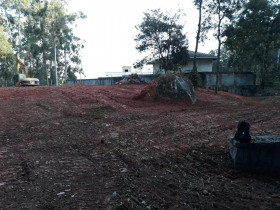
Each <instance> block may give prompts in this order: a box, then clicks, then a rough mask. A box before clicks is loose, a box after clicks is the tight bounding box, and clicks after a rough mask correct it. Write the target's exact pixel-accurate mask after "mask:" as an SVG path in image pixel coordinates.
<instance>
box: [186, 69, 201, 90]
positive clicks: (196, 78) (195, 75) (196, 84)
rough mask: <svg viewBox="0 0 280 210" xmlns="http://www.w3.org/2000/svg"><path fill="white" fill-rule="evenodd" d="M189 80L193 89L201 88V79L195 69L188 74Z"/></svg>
mask: <svg viewBox="0 0 280 210" xmlns="http://www.w3.org/2000/svg"><path fill="white" fill-rule="evenodd" d="M189 79H190V80H191V82H192V84H193V86H194V88H195V89H196V88H198V87H200V86H201V77H200V74H199V73H198V71H197V68H196V67H194V68H193V69H192V70H191V72H190V74H189Z"/></svg>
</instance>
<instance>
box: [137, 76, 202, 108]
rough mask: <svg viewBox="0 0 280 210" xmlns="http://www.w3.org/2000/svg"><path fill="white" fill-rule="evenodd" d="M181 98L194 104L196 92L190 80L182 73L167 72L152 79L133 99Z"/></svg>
mask: <svg viewBox="0 0 280 210" xmlns="http://www.w3.org/2000/svg"><path fill="white" fill-rule="evenodd" d="M147 97H150V98H152V99H157V98H164V99H183V100H187V101H188V102H190V103H192V104H194V103H195V102H196V99H197V97H196V94H195V91H194V87H193V85H192V83H191V81H190V80H189V79H188V78H186V77H185V76H184V75H182V74H174V73H167V74H165V75H161V76H160V77H158V78H157V79H155V80H153V81H152V82H151V83H150V85H148V86H147V87H146V88H145V89H144V90H143V91H141V93H140V94H139V95H137V96H136V97H134V99H143V98H147Z"/></svg>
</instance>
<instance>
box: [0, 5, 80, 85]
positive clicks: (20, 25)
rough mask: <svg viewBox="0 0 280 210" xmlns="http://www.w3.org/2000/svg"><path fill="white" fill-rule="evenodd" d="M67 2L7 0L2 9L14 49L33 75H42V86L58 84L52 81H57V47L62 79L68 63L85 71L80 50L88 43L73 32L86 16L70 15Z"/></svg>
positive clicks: (78, 70)
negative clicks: (55, 54)
mask: <svg viewBox="0 0 280 210" xmlns="http://www.w3.org/2000/svg"><path fill="white" fill-rule="evenodd" d="M66 3H67V1H66V0H40V1H38V0H24V1H17V0H4V1H3V4H2V5H3V7H1V8H0V10H1V13H0V16H1V19H0V20H2V23H3V25H4V27H5V29H6V30H7V31H8V32H9V39H10V41H11V42H12V43H13V50H14V51H15V52H16V53H18V54H19V56H20V58H21V59H22V60H24V62H25V65H26V66H27V67H28V69H29V72H30V76H31V77H38V78H39V79H40V84H42V85H51V84H55V83H54V82H52V83H51V82H50V80H52V81H54V80H53V78H54V46H56V52H57V71H58V77H59V79H58V80H59V81H62V80H61V78H63V75H64V71H65V66H66V67H70V70H71V71H72V73H73V74H74V73H76V72H77V73H83V70H82V68H81V59H80V51H81V49H82V48H83V47H84V46H83V42H82V41H81V40H80V38H78V37H76V36H75V35H74V33H73V24H74V23H75V21H76V20H77V19H79V18H85V16H84V15H83V14H82V13H73V14H67V11H66V8H65V5H66ZM65 54H66V60H65ZM68 75H69V74H68ZM71 76H72V74H71Z"/></svg>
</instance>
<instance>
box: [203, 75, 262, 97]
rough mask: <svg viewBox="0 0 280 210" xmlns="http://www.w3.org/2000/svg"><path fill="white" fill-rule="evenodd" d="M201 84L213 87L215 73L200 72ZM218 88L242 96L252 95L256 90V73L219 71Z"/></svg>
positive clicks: (214, 84)
mask: <svg viewBox="0 0 280 210" xmlns="http://www.w3.org/2000/svg"><path fill="white" fill-rule="evenodd" d="M201 78H202V85H203V87H205V88H206V89H215V87H216V73H215V72H207V73H206V72H203V73H201ZM219 88H220V90H223V91H228V92H232V93H235V94H238V95H243V96H252V95H254V94H255V92H256V90H257V86H256V75H255V74H254V73H252V72H240V73H234V72H221V73H220V75H219Z"/></svg>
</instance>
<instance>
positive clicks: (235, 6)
mask: <svg viewBox="0 0 280 210" xmlns="http://www.w3.org/2000/svg"><path fill="white" fill-rule="evenodd" d="M242 3H243V1H242V0H209V2H208V4H207V5H206V12H207V14H208V15H209V16H208V18H207V21H208V24H209V26H210V27H211V28H213V29H214V30H215V32H214V36H215V38H216V39H217V41H218V47H217V51H218V52H217V56H218V58H217V69H216V87H215V92H216V93H218V89H219V72H220V59H221V46H222V43H223V40H222V39H223V32H224V30H225V29H226V27H227V25H228V24H229V22H230V21H231V20H232V19H233V18H234V13H235V12H237V11H238V10H240V9H241V5H242Z"/></svg>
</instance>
